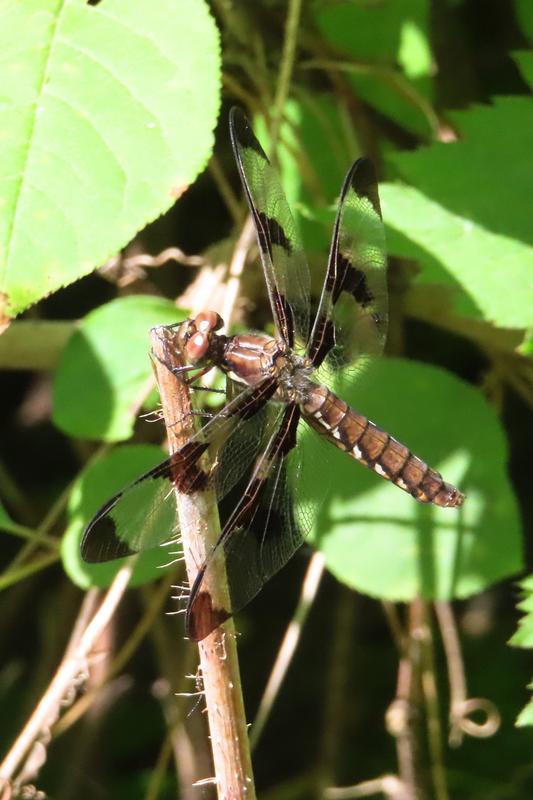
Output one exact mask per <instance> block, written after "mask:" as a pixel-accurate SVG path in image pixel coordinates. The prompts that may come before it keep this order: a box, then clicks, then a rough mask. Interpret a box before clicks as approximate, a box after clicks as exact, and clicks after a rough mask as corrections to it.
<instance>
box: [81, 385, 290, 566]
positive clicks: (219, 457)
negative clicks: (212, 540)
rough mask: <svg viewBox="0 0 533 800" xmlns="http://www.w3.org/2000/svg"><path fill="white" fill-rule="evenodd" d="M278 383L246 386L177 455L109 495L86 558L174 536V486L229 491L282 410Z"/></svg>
mask: <svg viewBox="0 0 533 800" xmlns="http://www.w3.org/2000/svg"><path fill="white" fill-rule="evenodd" d="M276 388H277V382H276V380H274V379H267V380H265V381H264V382H262V383H261V384H259V385H256V386H254V387H247V388H246V389H244V390H243V391H241V392H240V393H239V394H238V395H237V396H236V397H235V398H234V399H233V400H231V401H230V402H229V403H228V404H227V405H226V406H224V408H223V409H222V410H221V411H219V412H218V414H216V415H215V416H214V417H213V418H212V419H211V420H209V422H207V424H206V425H204V427H203V428H202V429H201V430H200V431H198V432H197V433H196V434H195V435H194V436H193V437H192V438H191V439H190V440H189V441H188V442H187V443H186V444H185V445H184V446H183V447H181V448H180V450H178V451H177V452H176V453H174V455H172V456H171V457H170V458H167V459H165V460H164V461H163V462H162V463H161V464H159V465H158V466H156V467H154V468H153V469H151V470H149V471H148V472H146V473H144V475H141V476H140V477H139V478H138V479H137V480H136V481H134V482H133V483H131V484H130V485H129V486H127V487H126V488H125V489H123V490H122V491H121V492H118V493H117V494H116V495H114V496H113V497H112V498H111V499H110V500H108V501H107V503H106V504H105V505H104V506H102V508H101V509H100V510H99V511H98V512H97V513H96V514H95V516H94V517H93V519H92V520H91V522H90V523H89V525H88V526H87V529H86V530H85V533H84V535H83V539H82V543H81V553H82V557H83V559H84V560H85V561H87V562H102V561H110V560H113V559H115V558H121V557H123V556H128V555H132V554H134V553H139V552H141V551H144V550H148V549H150V548H153V547H157V546H159V545H161V544H163V543H165V542H169V541H173V540H175V539H176V537H177V536H178V535H179V529H178V522H177V516H176V505H175V499H174V491H173V490H174V488H177V489H178V490H179V491H181V492H184V493H192V492H196V491H199V490H202V489H204V488H207V487H213V488H214V490H215V492H216V496H217V498H218V499H221V498H222V497H224V496H225V495H226V494H227V493H228V492H229V491H230V490H231V489H232V487H233V486H234V485H235V484H236V483H237V482H238V481H239V480H240V478H241V477H242V476H243V474H244V473H245V472H246V470H247V469H251V465H252V464H253V463H254V459H255V457H256V455H257V452H259V451H260V450H261V448H262V447H264V445H265V439H266V438H267V437H268V436H269V435H270V431H271V429H272V427H273V426H274V425H275V423H276V419H277V417H279V416H280V415H281V413H282V409H281V408H280V407H279V406H272V408H270V406H271V404H269V403H268V400H269V399H270V398H271V397H272V395H273V394H274V392H275V390H276ZM208 448H209V452H210V455H211V457H212V459H213V463H214V466H213V469H212V470H210V471H209V472H208V473H206V472H205V471H204V469H203V467H202V465H201V457H202V455H203V454H204V453H205V452H206V450H207V449H208Z"/></svg>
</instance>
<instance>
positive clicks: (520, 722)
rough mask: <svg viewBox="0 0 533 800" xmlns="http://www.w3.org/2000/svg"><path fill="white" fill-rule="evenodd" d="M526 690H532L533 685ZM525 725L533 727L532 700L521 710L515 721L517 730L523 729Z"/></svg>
mask: <svg viewBox="0 0 533 800" xmlns="http://www.w3.org/2000/svg"><path fill="white" fill-rule="evenodd" d="M528 688H529V689H533V683H532V684H530V685H529V687H528ZM527 725H533V700H530V701H529V703H528V704H527V706H525V708H523V709H522V711H521V712H520V714H519V715H518V718H517V720H516V726H517V728H525V727H526V726H527Z"/></svg>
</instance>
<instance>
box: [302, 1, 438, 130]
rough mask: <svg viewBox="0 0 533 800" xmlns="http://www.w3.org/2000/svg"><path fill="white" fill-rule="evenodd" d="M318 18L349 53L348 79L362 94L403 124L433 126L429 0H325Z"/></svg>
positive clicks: (419, 127) (321, 26)
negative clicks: (429, 111)
mask: <svg viewBox="0 0 533 800" xmlns="http://www.w3.org/2000/svg"><path fill="white" fill-rule="evenodd" d="M316 22H317V26H318V28H319V30H320V31H321V33H322V35H323V36H324V37H325V39H326V40H327V41H328V42H331V43H332V44H333V45H334V46H335V48H338V49H339V50H341V51H342V52H344V53H346V54H347V55H348V56H350V58H351V65H352V66H353V71H349V72H348V73H347V74H348V80H349V81H350V83H351V84H352V86H353V87H354V89H355V91H356V92H357V94H358V95H359V96H360V97H361V98H362V99H363V100H365V101H366V102H367V103H368V104H369V105H371V106H372V107H373V108H376V109H378V111H380V112H381V113H383V114H385V115H386V116H388V117H390V118H391V119H393V120H394V121H395V122H396V123H398V124H399V125H400V126H401V127H402V128H405V129H407V130H409V131H412V132H414V133H417V134H422V135H424V134H427V133H428V132H429V131H430V129H431V125H430V121H429V119H428V117H427V115H426V114H425V113H424V110H423V109H424V106H425V104H426V103H427V101H428V100H430V98H431V93H432V82H431V80H430V77H429V76H430V74H431V70H432V63H433V58H432V54H431V50H430V44H429V42H430V40H429V8H428V3H427V0H388V2H387V0H385V2H380V3H372V4H367V3H362V4H359V3H353V2H349V0H345V2H336V3H322V4H318V11H317V12H316ZM398 64H400V65H401V67H403V74H402V72H401V71H400V70H399V69H398V67H397V65H398ZM417 96H418V100H417Z"/></svg>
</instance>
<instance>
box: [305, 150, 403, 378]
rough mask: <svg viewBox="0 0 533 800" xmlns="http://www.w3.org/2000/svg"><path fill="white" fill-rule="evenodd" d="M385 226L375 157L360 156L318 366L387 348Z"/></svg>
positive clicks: (326, 292) (332, 266)
mask: <svg viewBox="0 0 533 800" xmlns="http://www.w3.org/2000/svg"><path fill="white" fill-rule="evenodd" d="M386 268H387V259H386V247H385V230H384V227H383V222H382V219H381V209H380V204H379V196H378V187H377V180H376V174H375V170H374V166H373V165H372V162H370V161H369V160H368V159H366V158H360V159H358V160H357V161H356V162H355V163H354V164H353V166H352V167H351V169H350V170H349V172H348V174H347V175H346V178H345V180H344V184H343V187H342V190H341V196H340V199H339V207H338V211H337V217H336V220H335V225H334V228H333V235H332V240H331V249H330V254H329V259H328V265H327V272H326V276H325V280H324V285H323V288H322V294H321V297H320V302H319V306H318V310H317V313H316V316H315V320H314V323H313V329H312V331H311V336H310V339H309V345H308V355H309V357H310V358H311V360H312V362H313V364H314V365H315V366H316V367H320V366H321V365H324V366H325V367H327V368H328V369H332V370H340V369H342V370H344V369H345V368H346V367H347V366H350V365H351V364H353V363H354V362H356V361H357V359H360V358H361V356H365V355H378V354H380V353H381V351H382V350H383V346H384V343H385V337H386V334H387V323H388V303H387V280H386Z"/></svg>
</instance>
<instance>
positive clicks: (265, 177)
mask: <svg viewBox="0 0 533 800" xmlns="http://www.w3.org/2000/svg"><path fill="white" fill-rule="evenodd" d="M230 134H231V142H232V145H233V152H234V154H235V159H236V161H237V166H238V169H239V174H240V177H241V181H242V185H243V188H244V193H245V195H246V199H247V201H248V205H249V207H250V213H251V215H252V219H253V221H254V225H255V229H256V234H257V242H258V245H259V252H260V255H261V261H262V264H263V271H264V274H265V281H266V285H267V289H268V294H269V298H270V304H271V307H272V314H273V317H274V321H275V323H276V328H277V331H278V335H279V337H280V338H281V339H283V340H284V341H285V342H286V343H287V344H288V346H289V347H294V348H295V349H296V350H302V351H303V349H304V347H305V343H306V342H307V338H308V335H309V305H310V300H309V292H310V289H309V286H310V276H309V268H308V266H307V261H306V258H305V254H304V250H303V246H302V242H301V239H300V235H299V233H298V230H297V227H296V224H295V221H294V218H293V216H292V213H291V210H290V207H289V204H288V202H287V198H286V196H285V192H284V191H283V188H282V186H281V183H280V179H279V176H278V173H277V171H276V170H275V169H274V167H273V166H272V164H271V163H270V161H269V159H268V157H267V155H266V153H265V151H264V150H263V148H262V147H261V145H260V144H259V141H258V140H257V138H256V136H255V134H254V132H253V130H252V128H251V126H250V123H249V121H248V119H247V118H246V116H245V114H244V113H243V112H242V111H241V109H240V108H236V107H234V108H232V110H231V112H230Z"/></svg>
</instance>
